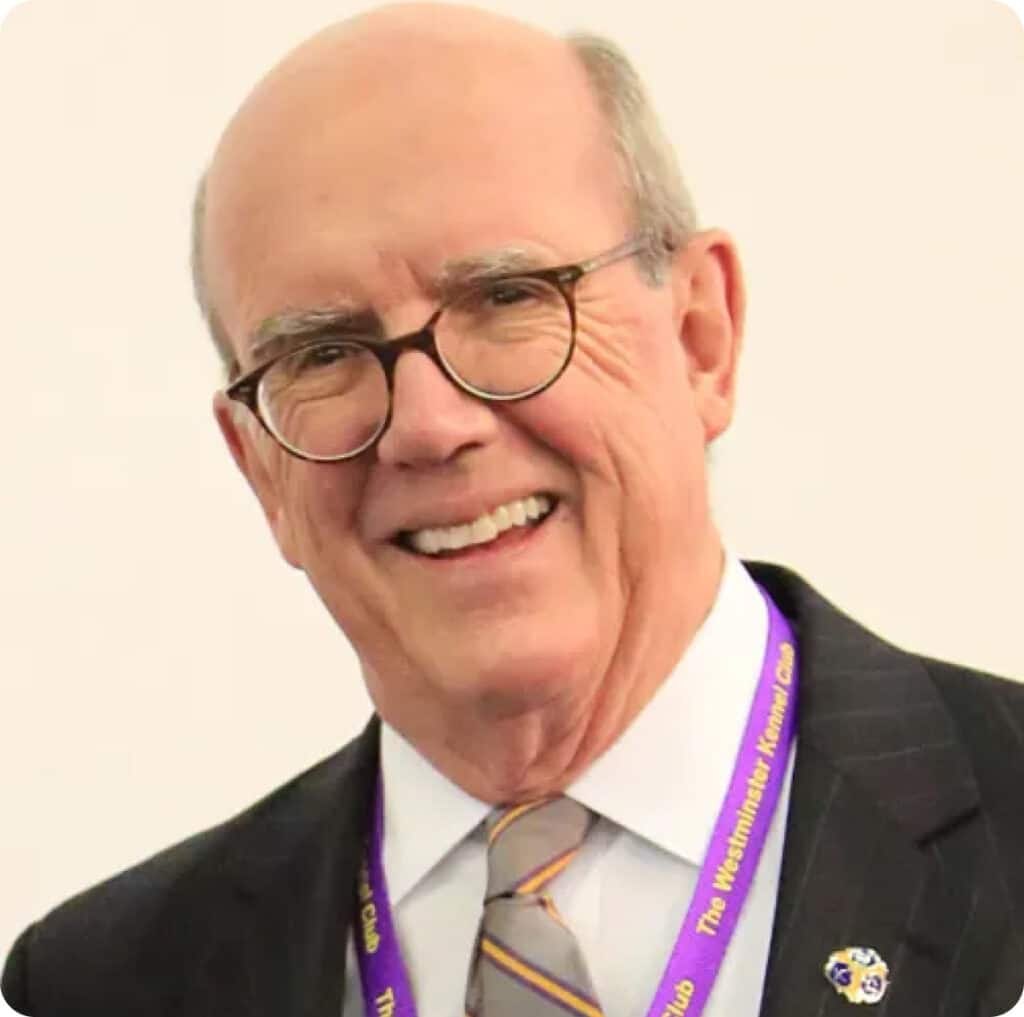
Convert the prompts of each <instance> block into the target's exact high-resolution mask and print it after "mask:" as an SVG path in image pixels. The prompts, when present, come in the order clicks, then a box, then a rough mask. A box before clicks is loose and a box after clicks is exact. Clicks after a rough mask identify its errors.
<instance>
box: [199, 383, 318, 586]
mask: <svg viewBox="0 0 1024 1017" xmlns="http://www.w3.org/2000/svg"><path fill="white" fill-rule="evenodd" d="M213 415H214V417H216V419H217V425H218V426H219V427H220V433H221V434H222V435H223V436H224V441H225V442H226V443H227V446H228V449H229V450H230V452H231V457H232V459H234V461H235V465H236V466H237V467H238V468H239V470H241V472H242V476H244V477H245V479H246V480H247V481H248V482H249V486H250V487H251V488H252V490H253V493H254V494H255V495H256V497H257V499H259V503H260V505H261V506H262V508H263V514H264V515H265V516H266V518H267V522H268V523H269V524H270V529H271V532H272V533H273V534H274V540H276V541H277V546H278V548H279V549H280V551H281V554H282V556H283V557H284V559H285V561H286V562H288V564H289V565H291V566H292V567H293V568H301V567H302V565H301V564H300V560H299V557H298V555H297V553H296V547H295V540H294V536H293V533H292V529H291V525H290V523H289V520H288V514H287V512H286V511H285V508H284V506H283V505H282V502H281V498H280V496H279V493H278V488H277V485H276V484H275V482H274V478H273V477H272V475H271V473H270V471H269V470H268V468H267V463H266V459H265V455H266V452H267V451H268V450H267V449H265V448H262V449H261V447H260V445H261V444H262V438H263V434H262V432H261V433H259V434H256V433H254V432H255V430H256V427H258V426H259V425H258V423H257V422H256V420H255V418H253V416H252V415H251V414H250V413H249V411H248V410H247V409H246V408H245V407H244V406H242V405H241V404H240V403H238V402H237V401H236V400H234V399H229V398H228V397H227V396H226V395H225V394H224V393H223V392H217V393H216V394H215V395H214V397H213Z"/></svg>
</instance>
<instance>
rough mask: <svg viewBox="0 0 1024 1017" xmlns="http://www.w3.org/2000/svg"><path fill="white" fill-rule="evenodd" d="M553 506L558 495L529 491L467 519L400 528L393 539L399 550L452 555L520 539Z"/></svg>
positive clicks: (553, 509) (444, 556)
mask: <svg viewBox="0 0 1024 1017" xmlns="http://www.w3.org/2000/svg"><path fill="white" fill-rule="evenodd" d="M557 507H558V499H557V498H555V497H554V496H553V495H550V494H545V493H538V494H533V495H530V496H529V497H528V498H517V499H516V500H514V501H510V502H506V503H505V504H504V505H499V506H498V507H497V508H495V509H492V510H491V511H490V512H485V513H484V514H483V515H481V516H478V517H477V518H476V519H473V520H471V521H470V522H466V523H458V524H456V525H454V526H437V527H427V528H424V529H422V530H403V531H402V532H401V533H399V534H398V535H397V536H396V537H395V539H394V541H393V542H394V543H395V544H396V545H397V546H398V547H400V548H402V550H404V551H408V552H409V553H410V554H415V555H419V556H421V557H426V558H452V557H455V556H457V555H462V554H465V553H466V552H468V551H473V550H477V549H480V548H490V547H494V546H497V545H504V544H506V543H512V542H514V541H516V540H517V539H521V538H522V537H523V536H525V535H526V534H528V533H529V532H531V531H532V530H534V529H536V528H537V527H538V526H540V524H541V523H543V522H544V520H545V519H547V518H548V516H550V515H551V514H552V513H553V512H554V511H555V509H556V508H557Z"/></svg>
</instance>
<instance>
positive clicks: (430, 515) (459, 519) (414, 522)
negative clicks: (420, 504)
mask: <svg viewBox="0 0 1024 1017" xmlns="http://www.w3.org/2000/svg"><path fill="white" fill-rule="evenodd" d="M537 494H544V495H547V497H549V498H551V499H552V500H553V501H556V502H559V503H560V502H561V501H562V496H561V495H560V494H558V493H556V492H555V491H554V490H553V489H552V488H550V487H545V486H543V485H542V484H538V485H537V486H536V487H521V486H517V487H516V488H514V489H510V490H508V491H499V492H497V493H496V494H491V493H489V494H475V495H472V496H467V495H463V496H461V497H444V496H442V497H440V498H428V497H426V496H424V497H423V498H422V500H423V501H424V502H429V506H428V507H424V508H423V509H422V510H420V511H418V512H410V513H409V514H408V515H403V516H402V518H401V519H399V520H397V521H396V522H395V523H389V522H388V521H387V520H386V519H384V520H382V525H381V526H380V528H379V531H378V534H377V539H379V540H382V541H385V542H387V543H393V542H394V541H395V540H397V539H398V537H399V536H400V535H401V534H403V533H409V532H411V531H413V530H423V529H431V528H437V527H444V526H463V525H465V524H466V523H471V522H473V520H474V519H478V518H479V517H480V516H482V515H484V513H486V512H493V511H494V509H496V508H498V506H499V505H507V504H508V503H509V502H512V501H519V500H521V499H524V498H529V497H530V496H531V495H537ZM408 496H411V493H410V495H407V497H408Z"/></svg>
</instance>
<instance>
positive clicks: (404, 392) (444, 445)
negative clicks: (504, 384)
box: [377, 350, 498, 467]
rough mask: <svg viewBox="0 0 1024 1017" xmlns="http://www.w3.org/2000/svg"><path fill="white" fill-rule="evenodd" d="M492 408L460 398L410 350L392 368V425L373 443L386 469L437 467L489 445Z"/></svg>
mask: <svg viewBox="0 0 1024 1017" xmlns="http://www.w3.org/2000/svg"><path fill="white" fill-rule="evenodd" d="M497 423H498V422H497V417H496V416H495V413H494V410H493V408H492V407H491V406H490V405H488V404H487V403H485V402H483V401H482V400H480V399H476V398H475V397H473V396H471V395H469V394H468V393H466V392H463V391H462V389H460V388H459V387H458V386H457V385H456V384H455V383H454V382H453V381H452V380H451V379H450V378H448V377H447V375H445V373H444V372H443V371H442V370H441V368H440V367H439V366H438V365H437V364H435V363H434V361H432V360H431V359H430V357H428V356H427V355H426V354H425V353H422V352H420V351H419V350H409V351H408V352H406V353H403V354H402V356H401V357H399V359H398V363H397V364H396V365H395V378H394V390H393V392H392V396H391V421H390V423H389V424H388V427H387V430H386V431H385V432H384V434H382V435H381V438H380V441H379V442H378V443H377V458H378V460H379V461H380V462H382V463H385V464H387V465H389V466H414V467H424V466H438V465H441V464H443V463H446V462H449V461H450V460H453V459H455V458H456V457H457V456H458V455H460V454H461V453H462V452H464V451H466V450H467V449H471V448H475V447H480V446H483V445H486V444H487V443H488V442H490V441H491V440H492V439H493V438H494V436H495V433H496V430H497Z"/></svg>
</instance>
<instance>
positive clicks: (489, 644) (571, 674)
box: [435, 630, 605, 720]
mask: <svg viewBox="0 0 1024 1017" xmlns="http://www.w3.org/2000/svg"><path fill="white" fill-rule="evenodd" d="M506 635H511V634H506ZM545 636H546V637H547V638H544V637H545ZM472 642H473V643H474V644H476V645H472V646H467V645H466V644H465V643H463V644H462V646H461V647H460V648H459V651H458V652H457V653H456V654H455V655H454V659H451V667H450V669H448V668H446V669H445V672H446V673H444V674H440V675H439V678H440V680H441V681H442V682H444V683H445V684H447V685H448V687H449V689H450V690H451V691H453V692H455V694H456V696H461V697H464V698H465V699H466V700H467V705H469V702H473V703H474V704H475V706H476V709H477V710H480V709H481V708H482V709H483V711H484V712H485V713H487V714H488V715H492V716H493V717H494V719H495V720H499V719H501V718H503V717H513V716H520V715H522V714H523V713H528V712H531V711H534V710H538V709H543V708H544V707H547V706H551V705H552V704H554V703H556V702H558V701H559V700H562V701H567V702H572V701H574V700H576V701H582V700H585V699H587V698H589V695H590V693H592V691H593V684H594V682H595V676H600V675H603V674H604V671H605V663H604V662H603V661H602V660H601V659H600V653H599V647H598V646H597V645H595V642H596V641H595V640H594V639H593V638H592V637H591V638H587V637H585V636H582V635H581V637H579V638H575V639H574V638H572V633H568V632H565V631H564V630H557V631H552V632H549V633H543V634H539V633H537V632H536V631H535V630H534V631H533V632H532V633H530V635H529V636H528V637H526V638H524V637H523V636H522V634H521V633H520V634H519V637H518V638H504V639H495V638H494V637H493V635H490V634H489V636H488V638H484V639H479V640H472ZM435 659H437V658H435ZM452 683H454V684H455V688H454V689H453V688H452Z"/></svg>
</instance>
